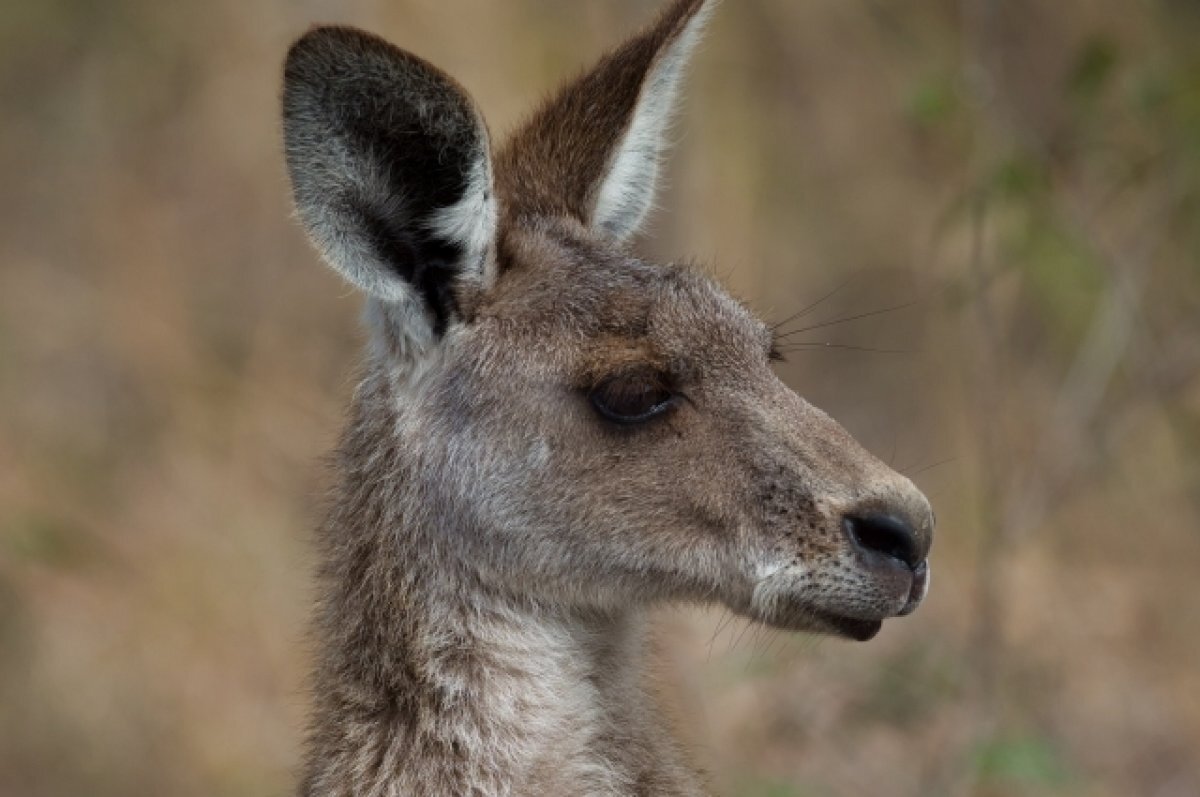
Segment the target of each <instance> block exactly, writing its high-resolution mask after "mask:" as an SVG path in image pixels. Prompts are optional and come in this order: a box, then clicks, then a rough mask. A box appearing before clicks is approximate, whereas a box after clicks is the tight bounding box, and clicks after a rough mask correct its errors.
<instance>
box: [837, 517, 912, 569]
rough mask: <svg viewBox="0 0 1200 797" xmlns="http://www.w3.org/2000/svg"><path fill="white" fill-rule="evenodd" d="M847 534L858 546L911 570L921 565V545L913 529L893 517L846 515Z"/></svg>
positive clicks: (844, 521)
mask: <svg viewBox="0 0 1200 797" xmlns="http://www.w3.org/2000/svg"><path fill="white" fill-rule="evenodd" d="M842 522H843V523H844V524H845V527H846V533H847V534H848V535H849V536H850V539H851V540H853V541H854V543H855V544H856V545H858V546H859V547H860V548H863V549H865V550H868V551H874V552H875V553H881V554H883V555H884V556H887V557H890V558H892V559H896V560H898V561H900V562H903V563H904V564H905V565H907V566H908V567H910V568H915V567H916V566H917V565H918V564H920V563H921V552H920V546H919V545H918V544H917V535H916V532H915V531H913V528H912V526H910V525H908V524H907V523H905V522H904V521H902V520H899V519H898V518H894V517H892V516H890V515H861V516H853V515H848V516H846V518H845V520H843V521H842Z"/></svg>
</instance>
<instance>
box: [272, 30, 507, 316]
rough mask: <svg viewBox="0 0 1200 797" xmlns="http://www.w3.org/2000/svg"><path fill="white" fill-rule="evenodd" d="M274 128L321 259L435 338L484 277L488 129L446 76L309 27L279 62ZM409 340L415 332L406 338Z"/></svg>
mask: <svg viewBox="0 0 1200 797" xmlns="http://www.w3.org/2000/svg"><path fill="white" fill-rule="evenodd" d="M283 125H284V139H285V145H286V151H287V163H288V170H289V173H290V175H291V178H292V187H293V193H294V196H295V200H296V207H297V210H298V213H299V215H300V218H301V220H302V221H303V222H304V225H305V227H306V228H307V230H308V232H309V234H310V235H311V237H312V238H313V240H314V241H315V243H316V244H317V246H318V247H319V248H320V249H321V251H322V253H323V254H324V256H325V258H326V260H328V261H329V263H330V264H331V265H333V266H334V267H335V268H336V269H337V270H338V271H340V272H341V273H342V275H343V276H345V277H346V278H347V279H349V280H350V281H351V282H353V283H354V284H355V285H357V286H358V287H360V288H361V289H363V290H364V291H366V292H367V293H368V294H369V295H371V296H373V297H375V298H377V299H381V300H384V301H388V302H414V303H417V304H418V305H419V306H420V307H421V309H423V311H424V312H423V313H417V314H412V313H408V314H406V315H404V317H414V318H418V319H419V318H421V317H422V316H423V317H424V318H425V319H426V321H427V322H428V323H429V324H430V325H431V326H432V328H433V329H432V330H431V331H433V332H434V333H440V332H441V331H442V329H444V327H445V325H446V323H447V322H448V321H449V319H450V318H452V317H453V316H454V315H455V313H456V312H457V303H456V300H455V295H456V293H455V288H456V284H457V283H459V282H460V281H462V280H474V281H476V282H480V283H482V282H483V281H485V280H486V279H487V271H488V268H489V260H490V257H491V245H492V241H493V239H494V237H495V223H496V222H495V200H494V196H493V193H494V192H493V190H492V180H491V164H490V154H489V144H488V137H487V130H486V128H485V127H484V125H483V122H482V120H481V118H480V116H479V114H478V112H477V111H476V109H475V106H474V104H473V103H472V102H471V100H470V98H469V97H468V96H467V94H466V92H465V91H463V90H462V88H460V87H459V86H458V85H457V84H456V83H455V82H454V81H453V80H452V79H451V78H450V77H449V76H447V75H446V74H445V73H443V72H441V71H440V70H438V69H437V68H435V67H433V66H431V65H430V64H428V63H426V62H425V61H423V60H421V59H419V58H417V57H416V56H414V55H412V54H410V53H407V52H405V51H403V50H400V49H398V48H396V47H393V46H392V45H390V44H388V43H387V42H385V41H383V40H382V39H380V38H378V37H375V36H372V35H370V34H367V33H363V32H361V31H357V30H353V29H349V28H318V29H316V30H313V31H311V32H310V33H308V34H307V35H305V36H304V37H303V38H301V39H300V40H299V41H298V42H296V44H295V45H293V47H292V49H291V51H290V52H289V53H288V58H287V63H286V65H285V69H284V92H283ZM413 332H414V333H416V332H418V330H413Z"/></svg>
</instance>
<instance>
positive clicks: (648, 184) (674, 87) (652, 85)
mask: <svg viewBox="0 0 1200 797" xmlns="http://www.w3.org/2000/svg"><path fill="white" fill-rule="evenodd" d="M716 5H717V3H716V2H715V1H713V0H710V2H708V3H705V4H704V6H703V7H702V8H701V9H700V10H699V11H697V12H696V15H695V16H693V17H692V18H691V19H690V20H688V22H687V23H686V27H685V28H684V30H683V31H682V33H680V34H679V37H678V38H677V39H676V40H675V41H674V42H672V43H671V44H670V46H669V47H668V48H667V49H666V50H665V51H664V52H663V53H662V54H661V55H660V56H659V58H658V62H657V63H656V64H655V65H654V66H653V67H652V69H651V71H650V74H649V75H647V76H646V80H645V82H644V83H643V85H642V92H641V95H640V96H639V97H638V102H637V107H636V108H635V109H634V114H633V119H632V120H631V121H630V124H629V128H628V129H627V130H626V131H625V135H624V137H623V138H622V139H621V143H620V145H618V147H617V148H616V150H615V154H614V156H613V159H612V163H611V164H610V165H609V168H608V173H607V174H606V175H605V177H604V180H603V182H602V183H601V185H600V190H599V192H598V193H597V198H596V207H595V210H594V212H593V214H592V225H593V226H594V227H596V228H598V229H600V230H603V231H604V232H605V233H607V234H608V235H610V236H612V237H613V238H615V239H617V240H618V241H624V240H626V239H628V238H629V237H630V236H632V235H633V234H634V233H636V232H637V231H638V229H639V228H640V227H641V225H642V222H643V221H644V220H645V218H646V214H647V213H648V212H649V211H650V208H652V207H653V206H654V197H655V193H656V191H657V188H658V174H659V168H660V161H661V159H662V155H663V152H664V150H665V149H666V144H667V142H666V138H667V130H668V129H669V128H670V126H671V120H672V118H673V117H674V115H675V110H676V108H677V106H678V104H679V103H678V97H679V89H680V85H681V83H682V82H683V74H684V70H685V68H686V67H687V62H688V58H689V57H690V56H691V53H692V51H693V50H694V49H695V48H696V45H697V44H698V43H699V41H700V38H701V34H702V32H703V30H704V25H705V23H706V22H707V21H708V18H709V17H710V16H711V15H712V11H713V8H714V7H715V6H716Z"/></svg>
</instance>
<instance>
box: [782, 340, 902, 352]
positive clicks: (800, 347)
mask: <svg viewBox="0 0 1200 797" xmlns="http://www.w3.org/2000/svg"><path fill="white" fill-rule="evenodd" d="M820 349H847V350H849V351H865V352H870V353H871V354H914V353H915V352H914V351H913V350H912V349H873V348H871V347H870V346H853V345H851V344H849V343H829V342H823V341H816V340H812V341H793V342H792V343H789V344H788V346H787V348H783V349H780V350H779V351H780V352H781V353H783V354H790V353H791V352H796V351H819V350H820Z"/></svg>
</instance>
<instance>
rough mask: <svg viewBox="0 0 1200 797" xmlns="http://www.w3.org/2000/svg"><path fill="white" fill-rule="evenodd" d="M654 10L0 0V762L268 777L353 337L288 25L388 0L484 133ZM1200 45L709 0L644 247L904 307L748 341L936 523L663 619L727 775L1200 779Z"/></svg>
mask: <svg viewBox="0 0 1200 797" xmlns="http://www.w3.org/2000/svg"><path fill="white" fill-rule="evenodd" d="M654 5H656V4H655V3H653V2H648V0H604V2H601V1H600V0H596V2H588V3H586V4H585V3H560V2H554V1H553V0H521V1H520V2H517V0H508V1H507V2H504V3H495V2H489V1H488V0H452V1H451V0H446V1H445V2H442V3H434V2H431V0H389V2H387V3H383V2H378V3H377V2H366V0H357V1H354V0H349V1H348V2H345V3H338V4H334V3H329V2H317V0H307V2H303V3H292V4H285V3H281V2H275V3H265V2H264V3H253V4H245V3H234V2H232V0H216V1H215V2H211V3H203V4H202V3H191V4H181V3H169V4H167V3H153V2H150V0H112V2H108V3H104V4H99V3H87V2H83V0H42V2H38V3H34V2H26V3H18V4H9V5H8V6H6V7H4V8H3V9H2V10H0V114H2V116H3V119H4V124H3V125H2V126H0V173H2V174H3V176H4V179H3V181H2V183H0V257H2V259H0V706H2V707H3V708H2V710H0V795H4V797H8V796H9V795H12V797H49V796H50V795H68V794H70V795H74V794H90V795H98V796H99V797H103V796H104V795H110V794H111V795H129V794H164V795H165V794H170V795H179V796H180V797H186V796H187V795H213V794H220V795H238V794H247V795H250V794H284V793H287V791H288V789H289V783H290V775H289V773H290V771H291V769H292V767H293V766H294V764H295V761H296V759H297V754H298V731H299V728H300V727H301V724H302V720H303V713H304V704H305V698H304V694H303V677H304V669H305V655H306V654H305V643H304V639H303V623H304V618H305V615H306V612H307V605H308V593H307V589H308V587H307V584H308V570H309V560H308V556H309V553H308V546H307V530H308V529H309V528H310V527H311V526H312V525H313V521H314V518H315V516H316V514H317V512H318V507H319V503H320V496H321V493H322V489H323V484H324V482H325V475H324V474H323V473H322V470H321V467H320V466H319V464H318V463H319V461H320V457H321V456H322V454H323V453H324V452H325V451H326V450H328V449H329V448H330V447H331V445H332V442H333V440H334V437H335V435H336V431H337V427H338V424H339V418H340V412H341V409H340V408H341V406H342V405H343V403H344V401H345V400H346V398H347V396H348V394H349V391H350V387H351V385H350V383H349V379H350V378H351V375H352V374H353V372H354V369H355V364H356V358H357V356H358V355H357V351H358V346H359V334H358V331H357V324H356V314H357V300H356V299H355V298H354V297H353V296H350V295H349V294H348V291H347V290H346V289H345V288H344V287H343V286H342V285H341V284H340V283H339V282H338V281H337V279H336V278H335V277H333V276H332V275H331V274H329V273H327V272H326V271H324V270H322V269H321V268H319V267H318V265H317V263H316V259H315V257H314V256H313V254H312V253H311V252H310V250H309V249H308V247H307V245H306V244H305V242H304V240H303V237H302V235H301V233H300V232H299V230H298V229H297V228H296V226H295V225H294V224H292V223H291V221H290V220H289V212H290V210H289V206H288V199H287V190H286V185H285V181H284V176H283V173H282V166H281V157H280V154H279V141H278V119H277V115H278V111H277V96H276V95H277V91H278V77H279V74H278V73H279V63H280V59H281V57H282V54H283V52H284V50H285V48H286V46H287V43H288V42H289V40H290V39H291V38H293V37H294V36H295V35H297V34H298V33H299V32H301V31H302V30H304V29H305V27H307V25H308V24H310V23H311V22H313V21H334V20H337V21H345V22H351V23H354V24H358V25H361V26H364V27H370V28H373V29H375V30H378V31H380V32H383V33H385V34H387V35H389V36H390V37H391V38H393V39H394V40H396V41H397V42H398V43H400V44H402V45H406V46H410V47H413V48H414V49H417V50H418V51H420V52H421V53H422V54H423V55H425V56H427V57H429V58H431V59H432V60H434V61H436V62H438V63H440V64H442V65H444V66H446V67H447V68H448V69H449V70H450V71H452V72H453V73H455V74H456V75H457V76H459V77H460V78H461V79H462V81H463V82H464V83H465V84H466V85H467V86H468V87H470V88H471V90H472V91H473V92H474V93H475V95H476V96H477V97H478V98H479V99H480V101H481V103H482V104H483V105H484V107H485V108H486V109H487V110H488V111H489V113H490V115H491V119H492V122H493V127H494V129H496V130H501V131H502V130H504V129H506V128H508V127H510V126H511V125H512V124H513V122H514V121H515V120H516V119H517V118H518V115H519V114H520V113H521V111H522V109H523V108H525V107H527V106H528V105H529V103H530V102H531V101H532V100H533V99H534V98H536V97H537V96H538V95H539V94H540V93H542V92H544V91H546V90H548V89H549V88H550V86H552V85H553V83H554V82H555V81H556V80H557V79H558V77H560V76H562V75H564V74H566V73H568V72H570V71H571V70H572V69H575V68H577V67H579V66H581V65H582V64H583V62H584V60H585V54H588V53H595V52H598V51H599V50H600V49H601V48H602V47H603V46H604V45H605V44H606V43H608V42H612V41H615V40H616V39H617V38H618V37H619V36H620V35H621V34H622V32H624V31H626V30H628V29H629V28H630V27H631V26H632V25H634V24H637V23H638V22H639V21H641V20H643V19H645V18H646V17H647V15H648V14H649V13H650V10H651V8H652V7H653V6H654ZM462 20H471V21H472V25H471V27H470V28H469V29H463V28H461V27H459V25H460V23H461V21H462ZM1198 36H1200V17H1198V16H1197V12H1196V11H1195V9H1194V8H1192V6H1190V5H1188V4H1185V3H1182V2H1168V1H1167V0H1154V1H1152V0H1146V2H1142V3H1137V4H1129V3H1121V2H1118V0H1097V1H1096V2H1091V3H1082V2H1068V3H1063V4H1050V3H1034V2H1033V0H1021V2H1015V3H1004V4H1000V3H998V2H995V0H963V2H961V3H949V2H935V3H927V4H921V5H919V6H913V5H911V4H909V5H906V6H903V7H901V6H899V5H897V4H894V3H884V2H876V1H875V0H862V1H861V2H854V3H846V2H841V1H840V0H812V2H805V3H793V2H788V1H787V0H753V1H752V0H739V1H738V2H727V3H725V6H724V8H723V9H722V10H721V13H720V15H719V16H718V19H717V21H716V24H715V26H714V30H713V33H712V35H711V37H710V39H709V41H708V43H707V45H706V47H705V49H704V50H703V52H702V54H701V56H700V58H699V61H698V64H697V69H696V72H695V76H694V78H695V79H694V80H693V81H692V83H691V90H690V102H689V112H688V114H687V118H686V119H685V120H684V122H683V123H682V124H681V126H680V128H679V146H678V152H677V155H676V164H675V166H676V168H675V170H674V172H673V180H672V185H671V190H670V192H669V196H668V197H666V198H665V200H664V202H663V205H664V208H665V210H664V212H662V213H660V214H659V215H658V217H657V224H656V231H655V235H654V236H653V238H652V240H648V241H647V243H646V245H645V247H644V251H646V252H647V253H648V254H651V255H655V256H659V257H663V258H668V257H679V256H684V255H688V254H697V255H699V257H700V258H701V260H703V261H704V262H707V263H711V264H712V267H713V269H714V270H715V271H716V272H717V273H719V274H720V275H722V276H723V277H724V278H725V279H727V281H728V282H729V283H730V284H731V285H732V286H733V287H734V288H735V289H736V290H737V291H738V292H740V293H741V294H742V295H744V296H746V297H747V298H748V299H750V300H751V301H752V302H754V303H755V304H756V306H758V307H759V308H760V309H761V310H762V311H763V312H764V313H765V314H767V315H768V316H772V317H774V318H782V317H784V316H786V315H788V314H790V313H792V312H794V311H795V310H797V309H799V308H801V307H803V306H805V305H807V304H809V303H811V302H812V301H814V300H816V299H817V298H820V297H821V296H823V295H824V294H826V293H827V292H829V291H830V290H832V289H833V288H835V287H838V286H841V285H843V284H844V287H842V288H841V289H840V290H839V291H838V292H837V293H836V294H835V295H834V296H832V297H830V298H829V299H828V300H827V301H825V302H823V303H822V304H821V305H820V306H819V307H817V308H815V309H814V310H813V312H812V313H811V314H810V316H808V317H806V319H805V320H808V318H811V319H813V320H814V321H816V322H824V321H828V320H833V319H837V318H839V317H842V316H846V315H855V314H859V313H864V312H869V311H872V310H875V309H878V308H883V307H889V306H892V305H895V304H900V303H906V302H914V303H913V304H912V305H911V306H909V307H907V308H905V309H902V310H897V311H895V312H890V313H886V314H881V315H877V316H872V317H870V318H864V319H861V320H858V321H854V322H847V323H844V324H837V325H833V326H829V327H823V328H821V329H817V330H813V331H812V332H811V333H808V334H806V335H801V336H799V337H800V339H802V340H805V341H816V342H826V341H832V342H836V343H838V344H842V345H846V346H857V347H866V348H873V349H889V350H890V349H904V350H907V353H904V354H890V353H883V352H879V353H872V352H864V351H858V350H855V349H824V350H814V351H797V352H795V353H794V354H793V355H792V360H791V363H790V364H788V365H787V366H784V369H785V370H784V373H785V376H786V378H787V379H788V380H789V381H790V382H791V383H792V384H793V385H794V386H795V387H796V388H797V389H798V390H800V391H801V392H802V393H804V394H805V395H807V396H809V397H810V398H811V399H812V400H813V401H814V402H816V403H818V404H820V405H822V406H824V407H826V408H827V409H829V410H831V411H832V412H833V414H834V415H835V416H837V417H839V418H840V419H842V420H843V421H844V422H845V423H846V424H847V425H848V426H849V427H850V428H851V430H852V431H854V432H855V433H856V434H857V435H859V436H860V438H862V439H863V440H864V441H865V442H866V443H867V444H868V445H869V446H870V447H872V448H873V449H874V450H875V451H876V452H878V453H880V454H881V455H883V456H885V457H886V458H888V459H891V460H893V461H894V462H895V463H896V465H897V466H898V467H900V468H902V469H905V470H907V471H909V472H911V473H913V474H914V476H915V478H916V480H917V481H918V482H919V483H920V484H921V486H922V487H923V488H924V489H926V490H927V492H928V493H929V495H930V497H931V498H932V499H933V501H934V504H935V506H936V508H937V511H938V515H939V519H940V529H939V533H940V535H941V536H940V538H939V541H938V546H937V549H936V552H935V562H934V569H935V570H936V571H937V572H936V574H935V586H934V590H933V593H932V596H931V598H930V601H929V603H928V605H927V606H926V607H925V608H923V609H922V610H921V612H919V613H918V614H917V615H915V616H914V617H913V618H911V619H908V620H904V621H902V622H896V623H894V624H893V625H891V626H890V627H889V628H888V629H886V630H885V632H884V634H883V635H882V636H881V638H880V639H879V640H878V641H877V642H874V643H872V644H870V645H865V646H852V645H847V644H843V643H837V642H828V641H824V642H817V641H813V640H808V639H803V638H797V637H788V636H784V635H779V634H772V633H767V632H762V631H758V630H755V629H749V630H746V629H744V627H741V626H738V625H736V624H734V625H733V626H732V627H729V628H724V629H723V630H720V632H719V633H717V634H716V635H715V636H714V630H716V629H718V627H719V626H720V620H721V618H720V617H719V616H718V615H717V614H711V615H710V614H701V613H684V612H672V613H668V614H666V615H665V616H664V620H663V626H664V632H665V638H664V643H663V646H662V647H663V659H664V669H665V675H664V679H665V680H666V681H668V682H669V683H670V684H671V691H672V692H673V693H675V694H676V695H677V696H678V697H679V700H680V702H681V705H682V715H683V717H684V718H685V721H686V724H687V727H688V732H689V735H690V736H691V738H692V739H693V740H694V742H695V745H696V748H697V750H698V753H697V757H698V758H699V759H700V761H701V762H702V763H703V764H705V765H706V766H707V767H708V768H709V769H710V770H711V771H712V772H713V773H714V780H715V782H716V784H717V785H718V786H719V787H720V788H721V789H722V793H726V794H730V795H739V796H740V797H768V795H770V796H772V797H798V796H799V795H862V794H889V795H921V797H929V796H930V795H958V794H978V795H1038V794H1046V795H1113V797H1118V796H1123V795H1130V794H1138V795H1153V796H1154V797H1175V796H1176V795H1178V796H1179V797H1183V795H1193V794H1198V793H1200V759H1198V757H1197V754H1196V751H1197V750H1200V675H1198V673H1200V667H1197V666H1196V662H1197V661H1200V634H1197V633H1196V632H1197V630H1200V592H1198V591H1197V590H1196V589H1195V588H1194V584H1195V581H1196V578H1197V575H1198V574H1200V532H1198V531H1197V529H1198V528H1200V524H1198V522H1197V521H1198V510H1200V465H1198V464H1197V463H1198V461H1200V460H1198V459H1197V452H1198V450H1200V380H1198V379H1197V374H1198V372H1200V369H1198V367H1197V366H1198V365H1200V336H1198V333H1200V329H1198V328H1197V327H1198V326H1200V269H1198V268H1197V263H1198V262H1200V232H1198V231H1200V223H1198V222H1200V217H1198V216H1200V50H1197V48H1196V47H1195V44H1194V43H1195V42H1196V41H1197V40H1200V39H1198V38H1197V37H1198ZM937 463H941V464H937ZM929 466H932V467H929ZM926 468H928V469H926Z"/></svg>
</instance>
